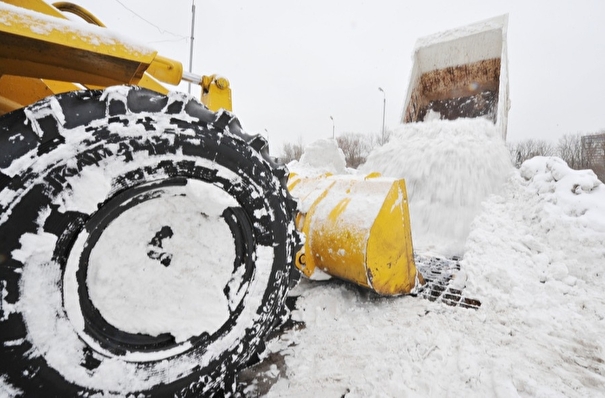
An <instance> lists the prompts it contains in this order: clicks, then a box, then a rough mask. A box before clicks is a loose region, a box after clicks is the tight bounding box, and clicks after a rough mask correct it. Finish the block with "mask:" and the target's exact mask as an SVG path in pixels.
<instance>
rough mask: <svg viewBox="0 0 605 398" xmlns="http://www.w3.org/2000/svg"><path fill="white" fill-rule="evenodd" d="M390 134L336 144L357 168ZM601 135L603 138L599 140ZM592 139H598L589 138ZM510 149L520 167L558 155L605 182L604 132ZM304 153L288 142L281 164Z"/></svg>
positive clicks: (356, 136)
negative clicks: (542, 158)
mask: <svg viewBox="0 0 605 398" xmlns="http://www.w3.org/2000/svg"><path fill="white" fill-rule="evenodd" d="M391 134H392V131H391V130H388V131H386V132H385V137H384V139H383V137H382V136H381V135H380V134H373V135H366V134H360V133H344V134H342V135H340V136H338V137H337V138H336V142H337V144H338V147H339V148H340V149H341V150H342V152H343V153H344V156H345V160H346V164H347V167H351V168H354V169H356V168H357V167H359V166H360V165H362V164H363V163H365V161H366V159H367V157H368V155H369V154H370V152H371V151H372V149H374V148H375V147H376V146H380V145H383V144H385V143H386V142H388V141H389V139H390V137H391ZM601 135H603V137H602V139H600V138H599V137H600V136H601ZM591 137H596V138H597V139H587V138H591ZM507 147H508V150H509V153H510V156H511V160H512V162H513V164H514V165H515V167H517V168H519V167H520V166H521V164H522V163H523V162H524V161H526V160H527V159H530V158H533V157H534V156H558V157H560V158H561V159H563V160H564V161H565V162H567V164H568V165H569V167H571V168H572V169H576V170H580V169H592V170H593V171H594V172H595V174H596V175H597V177H598V178H599V180H601V181H605V130H603V131H601V132H599V133H597V134H595V135H592V136H588V135H585V134H579V133H578V134H566V135H564V136H562V137H561V138H559V140H558V141H556V142H550V141H546V140H536V139H527V140H523V141H519V142H508V143H507ZM303 152H304V145H303V142H302V138H299V140H298V142H297V143H285V144H284V145H283V148H282V157H281V161H283V162H284V163H289V162H291V161H292V160H300V157H301V156H302V154H303Z"/></svg>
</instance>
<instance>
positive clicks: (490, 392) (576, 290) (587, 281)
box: [267, 126, 605, 397]
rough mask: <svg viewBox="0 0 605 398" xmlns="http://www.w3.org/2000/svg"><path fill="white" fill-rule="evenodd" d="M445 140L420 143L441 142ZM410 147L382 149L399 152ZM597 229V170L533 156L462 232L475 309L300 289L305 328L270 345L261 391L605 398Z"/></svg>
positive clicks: (604, 249) (600, 192) (603, 218)
mask: <svg viewBox="0 0 605 398" xmlns="http://www.w3.org/2000/svg"><path fill="white" fill-rule="evenodd" d="M417 127H419V126H417ZM469 135H471V136H472V135H473V134H472V133H469ZM439 137H440V136H439V135H436V136H433V137H429V136H427V137H426V139H425V145H427V146H429V147H430V148H436V147H438V145H440V144H446V145H449V144H447V143H443V142H440V141H439ZM417 139H420V138H419V137H417ZM459 139H460V137H458V136H457V135H456V134H455V135H454V136H453V137H450V140H454V141H457V140H459ZM473 139H474V140H476V139H477V137H475V138H473ZM441 140H447V137H445V136H441ZM487 142H488V143H489V142H490V141H489V140H488V141H487ZM409 144H410V142H409V141H406V140H401V139H397V138H396V139H395V140H394V141H393V142H392V143H391V144H390V146H391V147H392V146H395V145H398V149H399V150H401V151H402V154H406V153H407V152H406V151H405V146H407V145H409ZM501 145H502V146H503V143H501ZM458 148H459V150H461V151H466V150H469V151H470V150H475V151H476V150H477V149H478V147H477V148H471V149H469V148H466V147H458ZM393 149H395V148H393ZM377 152H378V153H380V154H383V156H384V157H385V163H386V162H387V159H388V161H391V162H395V159H394V157H393V156H390V155H392V152H388V151H386V149H385V148H382V149H379V150H377ZM487 153H490V150H489V146H488V147H487V148H485V150H484V152H483V151H481V152H475V153H474V154H472V153H469V155H473V156H476V157H479V158H483V157H484V156H487ZM373 156H374V157H376V156H377V155H376V154H374V155H373ZM429 160H433V159H429ZM495 177H497V178H498V179H499V178H500V176H499V175H496V176H495ZM462 178H464V177H462ZM485 178H494V176H490V175H485ZM489 183H490V182H485V184H486V185H489ZM431 186H432V187H433V188H434V190H435V191H440V189H443V185H438V184H431ZM442 194H444V193H442ZM410 206H413V203H412V201H410ZM441 216H445V218H446V219H447V217H449V216H451V213H449V215H448V214H447V213H443V214H441ZM446 221H447V220H444V222H446ZM604 222H605V186H604V185H603V184H602V183H601V182H600V181H598V180H597V179H596V177H595V176H594V174H593V173H592V172H590V171H575V170H571V169H569V168H568V167H567V165H566V164H565V163H564V162H563V161H562V160H561V159H558V158H534V159H532V160H528V161H527V162H526V163H524V164H523V166H522V167H521V169H520V170H515V171H512V172H511V173H510V174H509V176H508V178H507V179H506V181H505V182H504V184H503V187H502V189H500V190H499V191H498V192H496V193H491V194H489V195H488V196H486V197H484V198H483V202H482V203H481V206H480V210H479V211H478V214H477V215H476V216H475V218H474V220H473V221H472V223H471V225H470V231H469V233H468V237H467V239H466V242H465V246H464V253H463V255H464V257H463V260H462V273H461V274H460V275H459V278H461V279H463V282H465V284H466V290H465V292H466V294H467V296H469V297H474V298H477V299H479V300H480V301H481V302H482V305H481V308H480V309H479V310H468V309H462V308H452V307H448V306H445V305H443V304H437V303H432V302H429V301H426V300H421V299H418V298H413V297H404V298H395V299H380V298H375V297H372V296H369V295H366V294H362V293H360V292H359V290H357V289H355V288H351V287H347V286H346V285H345V286H343V285H336V284H329V283H328V284H325V283H324V284H319V283H312V282H307V281H303V283H302V284H301V285H299V286H298V287H297V294H301V297H300V298H299V299H298V302H297V310H296V311H295V312H294V313H293V316H294V317H295V318H296V319H299V320H302V321H304V322H305V324H306V326H305V327H304V328H302V329H299V330H292V331H289V332H287V333H286V334H285V335H283V336H282V337H281V338H280V339H278V340H274V341H272V342H271V344H270V346H269V350H270V351H274V352H281V353H282V354H283V355H284V359H285V364H286V368H285V375H284V376H283V377H281V378H280V379H279V380H278V381H277V383H276V384H275V385H273V386H272V388H271V389H270V391H269V393H268V394H267V396H268V397H286V396H288V397H303V396H314V395H315V396H322V397H341V396H347V397H402V396H410V397H443V396H465V397H471V396H472V397H492V396H493V397H510V396H538V397H596V396H603V391H605V337H604V336H603V333H602V331H603V330H604V329H603V328H604V327H605V294H604V293H603V282H604V276H603V275H604V273H605V245H604V242H605V230H604V229H603V223H604ZM416 228H417V224H414V220H412V229H413V230H415V229H416ZM442 235H443V231H441V233H440V234H436V238H439V237H440V236H441V237H442ZM456 238H458V237H456ZM446 240H447V239H446ZM437 243H438V242H436V246H438V245H437ZM442 247H446V246H442ZM457 283H458V284H460V283H461V282H460V281H457Z"/></svg>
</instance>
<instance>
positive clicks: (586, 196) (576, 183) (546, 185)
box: [519, 156, 605, 231]
mask: <svg viewBox="0 0 605 398" xmlns="http://www.w3.org/2000/svg"><path fill="white" fill-rule="evenodd" d="M519 172H520V173H521V176H522V177H523V178H525V179H526V180H527V181H528V182H529V187H530V189H532V190H533V191H535V192H536V193H537V194H538V195H540V197H541V198H543V200H544V201H545V202H547V203H549V205H548V206H546V207H545V211H548V212H550V213H561V214H563V215H565V216H566V217H567V219H568V220H575V222H577V223H579V224H581V225H584V226H588V225H590V226H591V227H593V228H594V229H597V230H599V231H605V185H603V183H602V182H601V181H599V179H598V177H597V176H596V174H595V173H594V172H593V171H592V170H573V169H571V168H569V167H568V166H567V163H565V161H564V160H562V159H560V158H557V157H543V156H536V157H534V158H532V159H529V160H527V161H526V162H524V163H523V164H522V165H521V168H520V169H519Z"/></svg>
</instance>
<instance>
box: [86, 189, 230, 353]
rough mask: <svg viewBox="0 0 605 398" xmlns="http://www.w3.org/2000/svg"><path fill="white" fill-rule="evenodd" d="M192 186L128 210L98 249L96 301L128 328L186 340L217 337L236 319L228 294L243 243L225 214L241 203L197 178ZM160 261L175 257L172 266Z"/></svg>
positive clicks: (93, 279) (91, 283)
mask: <svg viewBox="0 0 605 398" xmlns="http://www.w3.org/2000/svg"><path fill="white" fill-rule="evenodd" d="M187 188H188V189H187V191H189V193H188V194H185V195H183V194H181V195H183V196H181V195H179V196H168V197H167V198H163V199H162V198H158V199H156V200H151V201H148V202H145V203H142V204H140V205H138V206H136V207H134V208H132V209H130V210H128V211H126V212H125V213H124V214H123V215H122V216H121V217H119V218H118V219H116V220H115V221H114V222H113V223H111V224H110V225H109V226H108V227H107V228H106V229H105V232H104V233H103V235H102V236H101V238H100V239H99V241H98V243H97V244H96V245H95V247H94V249H93V250H92V253H91V256H90V261H89V270H88V272H89V274H88V287H89V293H90V297H91V300H92V302H93V304H94V305H95V307H96V308H97V309H98V310H99V311H100V313H101V315H102V316H103V317H104V318H105V319H106V320H107V321H108V322H109V323H110V324H112V325H114V326H116V327H118V328H119V329H121V330H124V331H127V332H129V333H144V334H148V335H152V336H158V335H160V334H162V333H170V334H172V335H173V336H174V337H175V340H176V341H177V342H182V341H185V340H187V339H189V338H190V337H193V336H199V335H201V334H202V333H203V332H206V333H209V334H212V333H214V332H215V331H216V330H218V329H219V328H220V326H221V325H223V324H224V323H225V322H226V321H227V320H228V319H229V308H228V300H227V298H226V297H225V295H224V293H223V289H224V287H225V285H226V284H227V282H229V280H230V279H231V271H232V268H233V262H234V261H235V245H234V242H233V238H232V235H231V230H230V229H229V227H228V226H227V224H226V223H225V222H224V221H223V220H222V218H221V214H222V212H223V210H224V209H225V208H227V207H229V206H237V202H235V200H234V199H233V198H232V197H231V196H228V195H227V194H226V193H224V192H223V191H222V190H220V189H219V188H217V187H214V186H212V185H209V184H205V183H202V182H197V183H194V181H191V182H190V183H189V184H188V186H187ZM192 190H193V191H194V193H193V194H192V193H191V191H192ZM179 191H180V190H179ZM201 198H204V199H205V200H200V199H201ZM217 204H221V205H222V206H217ZM212 205H214V206H215V207H217V208H215V209H213V208H212V207H211V206H212ZM166 225H170V226H171V229H170V234H169V235H167V236H166V237H165V238H164V239H163V240H157V241H156V242H155V244H150V242H152V241H153V239H154V232H159V231H161V230H162V229H163V228H165V227H164V226H166ZM193 247H195V248H196V249H195V251H193V252H192V250H191V249H190V248H193ZM150 253H151V255H150ZM158 260H162V261H165V260H169V265H163V263H160V261H158ZM175 303H179V304H178V311H175Z"/></svg>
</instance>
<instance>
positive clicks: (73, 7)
mask: <svg viewBox="0 0 605 398" xmlns="http://www.w3.org/2000/svg"><path fill="white" fill-rule="evenodd" d="M53 7H55V8H56V9H58V10H59V11H62V12H69V13H71V14H74V15H77V16H79V17H80V18H82V19H83V20H85V21H86V22H88V23H91V24H93V25H97V26H100V27H102V28H104V27H105V24H104V23H103V22H101V20H99V19H98V18H97V17H95V16H94V15H93V13H91V12H90V11H88V10H87V9H86V8H84V7H82V6H80V5H78V4H74V3H70V2H67V1H58V2H56V3H53Z"/></svg>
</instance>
